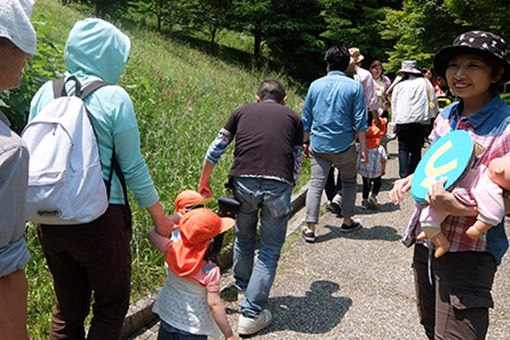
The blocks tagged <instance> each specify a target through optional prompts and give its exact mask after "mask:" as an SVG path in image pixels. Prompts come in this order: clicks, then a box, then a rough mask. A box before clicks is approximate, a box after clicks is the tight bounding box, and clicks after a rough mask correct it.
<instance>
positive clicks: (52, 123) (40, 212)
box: [22, 76, 113, 224]
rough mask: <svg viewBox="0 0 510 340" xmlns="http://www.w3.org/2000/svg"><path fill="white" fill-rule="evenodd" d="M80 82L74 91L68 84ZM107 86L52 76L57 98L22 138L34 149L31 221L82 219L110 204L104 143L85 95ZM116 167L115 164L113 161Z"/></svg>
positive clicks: (94, 215) (29, 194) (29, 201)
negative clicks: (71, 93)
mask: <svg viewBox="0 0 510 340" xmlns="http://www.w3.org/2000/svg"><path fill="white" fill-rule="evenodd" d="M69 79H72V80H74V81H75V82H76V86H75V96H68V95H67V93H66V90H65V83H66V82H67V81H68V80H69ZM104 85H107V83H105V82H103V81H94V82H92V83H91V84H90V85H88V86H87V87H86V88H84V89H83V91H82V89H81V86H80V83H79V82H78V80H77V79H76V77H74V76H71V77H69V78H68V79H67V80H65V79H63V78H62V79H58V80H55V81H53V92H54V97H55V98H54V99H53V100H52V101H51V102H49V103H48V104H47V105H46V106H45V107H44V108H43V109H42V110H41V111H40V112H39V113H38V114H37V116H35V118H34V119H33V120H32V121H30V122H29V123H28V125H27V126H26V127H25V129H24V130H23V133H22V138H23V140H24V141H25V143H26V144H27V146H28V150H29V152H30V163H29V180H28V191H27V202H26V209H27V210H26V216H27V220H29V221H33V222H35V223H41V224H81V223H87V222H90V221H93V220H95V219H96V218H98V217H99V216H101V215H102V214H103V213H104V212H105V211H106V209H107V208H108V196H109V190H108V193H107V189H106V185H105V182H104V180H103V171H102V167H101V159H100V157H99V148H98V144H97V140H96V136H95V132H94V127H93V125H92V123H91V120H90V117H89V113H88V111H87V108H86V107H85V104H84V103H83V99H85V98H86V97H87V96H88V95H90V94H91V93H92V92H94V91H95V90H97V89H98V88H100V87H102V86H104ZM112 172H113V166H112Z"/></svg>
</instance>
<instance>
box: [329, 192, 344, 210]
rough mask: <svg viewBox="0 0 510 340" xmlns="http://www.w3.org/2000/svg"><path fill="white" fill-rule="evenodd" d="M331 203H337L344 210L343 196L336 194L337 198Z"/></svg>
mask: <svg viewBox="0 0 510 340" xmlns="http://www.w3.org/2000/svg"><path fill="white" fill-rule="evenodd" d="M331 202H333V203H335V204H336V205H338V206H339V207H340V209H342V195H340V194H336V195H335V197H333V199H332V200H331Z"/></svg>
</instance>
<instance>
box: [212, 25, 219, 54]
mask: <svg viewBox="0 0 510 340" xmlns="http://www.w3.org/2000/svg"><path fill="white" fill-rule="evenodd" d="M217 30H218V28H217V27H216V26H213V27H211V50H212V51H214V48H215V47H216V41H215V40H216V31H217Z"/></svg>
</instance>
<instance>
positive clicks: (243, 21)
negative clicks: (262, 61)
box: [230, 0, 273, 60]
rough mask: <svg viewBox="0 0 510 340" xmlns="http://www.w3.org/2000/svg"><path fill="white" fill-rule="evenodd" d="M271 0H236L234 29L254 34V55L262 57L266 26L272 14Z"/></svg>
mask: <svg viewBox="0 0 510 340" xmlns="http://www.w3.org/2000/svg"><path fill="white" fill-rule="evenodd" d="M272 9H273V7H272V1H271V0H248V1H245V0H234V2H233V10H232V12H233V20H232V23H231V25H230V27H231V28H232V29H236V30H241V31H248V32H250V33H251V34H253V37H254V43H253V57H254V58H255V59H256V60H257V59H259V57H260V49H261V44H262V39H263V38H264V36H265V34H264V33H265V32H264V26H265V24H266V23H267V22H268V20H269V19H270V18H271V16H272Z"/></svg>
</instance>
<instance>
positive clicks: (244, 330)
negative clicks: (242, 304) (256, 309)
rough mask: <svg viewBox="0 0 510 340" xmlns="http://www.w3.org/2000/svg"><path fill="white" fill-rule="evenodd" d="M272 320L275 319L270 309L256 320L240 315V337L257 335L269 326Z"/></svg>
mask: <svg viewBox="0 0 510 340" xmlns="http://www.w3.org/2000/svg"><path fill="white" fill-rule="evenodd" d="M272 320H273V317H272V316H271V312H270V311H269V310H268V309H264V310H263V311H262V312H260V314H259V316H258V317H256V318H249V317H247V316H244V315H242V314H241V315H239V324H238V327H237V328H238V329H237V331H238V332H239V334H240V335H250V334H255V333H257V332H258V331H260V330H261V329H263V328H266V327H267V326H269V324H270V323H271V321H272Z"/></svg>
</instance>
